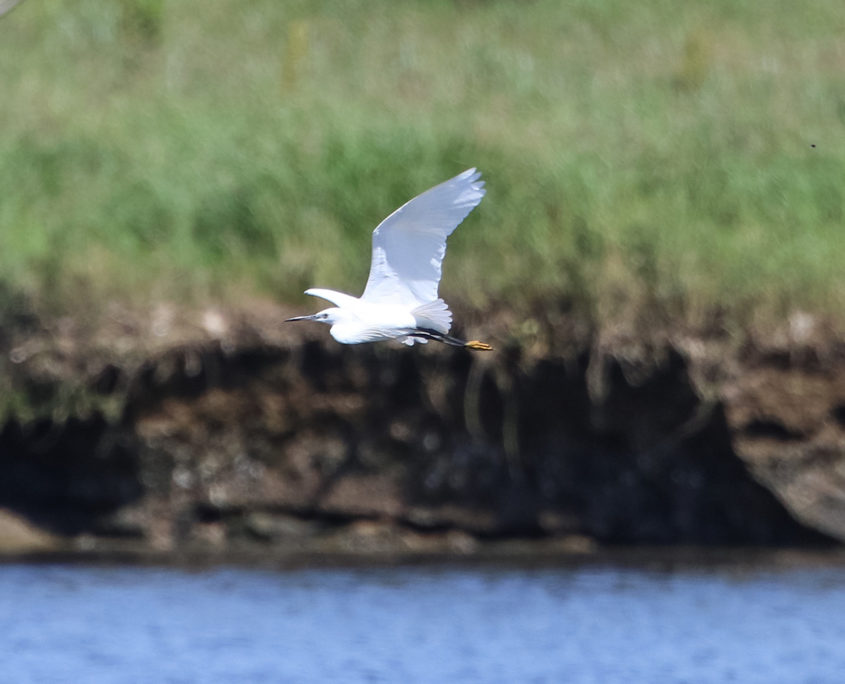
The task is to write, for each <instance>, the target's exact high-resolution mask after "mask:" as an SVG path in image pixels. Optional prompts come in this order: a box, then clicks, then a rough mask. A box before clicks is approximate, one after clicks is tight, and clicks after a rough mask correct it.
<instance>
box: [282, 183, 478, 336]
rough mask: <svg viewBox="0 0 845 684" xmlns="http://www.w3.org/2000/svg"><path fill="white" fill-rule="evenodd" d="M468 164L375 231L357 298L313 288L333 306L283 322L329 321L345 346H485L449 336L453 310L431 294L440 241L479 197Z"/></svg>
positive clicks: (310, 292) (435, 283) (441, 252)
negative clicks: (364, 283)
mask: <svg viewBox="0 0 845 684" xmlns="http://www.w3.org/2000/svg"><path fill="white" fill-rule="evenodd" d="M480 178H481V174H480V173H479V172H477V171H476V170H475V169H468V170H466V171H464V172H463V173H462V174H460V175H458V176H455V177H454V178H452V179H451V180H447V181H446V182H445V183H441V184H440V185H436V186H434V187H433V188H431V189H429V190H426V191H425V192H424V193H422V194H421V195H417V196H416V197H414V199H412V200H410V201H409V202H406V203H405V204H403V205H402V206H401V207H399V208H398V209H397V210H396V211H394V212H393V213H392V214H391V215H390V216H388V217H387V218H386V219H384V221H382V222H381V223H380V224H379V225H378V227H377V228H376V229H375V230H374V231H373V256H372V262H371V263H370V277H369V279H368V280H367V286H366V287H365V288H364V294H362V295H361V296H360V297H353V296H352V295H348V294H344V293H343V292H335V291H334V290H326V289H323V288H319V287H312V288H311V289H309V290H305V294H308V295H313V296H314V297H320V298H322V299H325V300H327V301H329V302H331V303H332V304H334V306H333V307H331V308H329V309H324V310H323V311H320V312H318V313H315V314H313V315H311V316H296V317H294V318H288V319H287V320H288V321H319V322H321V323H327V324H328V325H330V326H332V327H331V330H330V331H329V332H330V333H331V336H332V337H334V338H335V339H336V340H337V341H338V342H342V343H343V344H359V343H361V342H377V341H379V340H399V341H400V342H402V343H404V344H407V345H413V344H414V343H415V342H420V343H426V342H428V340H436V341H438V342H444V343H445V344H450V345H453V346H456V347H466V348H467V349H477V350H480V351H489V350H490V349H492V347H491V346H490V345H489V344H485V343H484V342H479V341H478V340H470V341H469V342H465V341H464V340H459V339H458V338H456V337H452V336H450V335H449V334H448V333H449V328H450V327H451V326H452V312H451V311H449V307H448V306H447V305H446V302H444V301H443V300H442V299H440V297H439V296H438V294H437V287H438V285H439V283H440V274H441V265H442V263H443V257H444V256H445V255H446V238H447V237H449V236H450V235H451V234H452V231H454V230H455V228H457V227H458V224H459V223H460V222H461V221H463V220H464V218H466V216H467V214H469V212H471V211H472V210H473V209H474V208H475V207H476V206H477V205H478V203H479V202H481V198H482V197H484V181H482V180H479V179H480Z"/></svg>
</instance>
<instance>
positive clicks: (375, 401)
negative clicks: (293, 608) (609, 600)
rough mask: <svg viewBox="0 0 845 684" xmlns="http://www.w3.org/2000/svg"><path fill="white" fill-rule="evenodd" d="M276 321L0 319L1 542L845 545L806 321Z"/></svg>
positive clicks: (817, 343) (263, 313)
mask: <svg viewBox="0 0 845 684" xmlns="http://www.w3.org/2000/svg"><path fill="white" fill-rule="evenodd" d="M288 313H289V312H288V311H287V310H282V309H281V308H280V307H277V306H275V305H272V304H268V303H260V302H259V303H251V304H250V305H249V306H248V307H246V306H244V307H241V308H239V309H238V310H237V311H235V310H231V309H224V308H220V307H218V308H209V309H207V310H202V311H179V310H178V309H177V308H176V307H173V306H164V305H162V306H159V307H157V308H156V309H154V310H153V311H151V312H148V313H145V314H143V315H140V314H139V313H138V312H132V311H129V310H126V309H122V308H119V307H116V306H114V307H111V308H110V309H109V310H107V311H104V312H100V313H98V314H97V315H96V316H92V317H90V318H89V319H88V320H85V319H83V318H76V319H57V320H50V321H46V320H43V319H39V318H35V317H19V318H17V319H15V320H13V321H12V323H11V324H9V325H6V326H5V327H4V328H3V329H2V330H0V358H1V359H2V361H0V389H2V391H3V392H4V393H5V397H6V401H5V405H6V415H5V418H4V419H2V422H0V473H2V478H0V508H3V509H6V514H5V515H6V517H5V518H4V519H3V520H5V521H6V522H5V523H4V524H5V525H6V527H7V528H8V529H11V530H13V531H14V535H12V536H13V538H14V544H13V545H11V546H10V547H9V550H10V551H11V550H14V551H19V550H20V549H21V548H26V544H25V543H24V542H22V541H21V540H22V535H23V538H25V536H26V535H25V534H24V533H23V532H21V530H24V531H25V530H26V529H29V528H30V526H33V525H34V526H35V527H34V528H32V529H33V535H34V536H33V539H34V542H33V549H36V548H37V549H43V548H62V549H78V550H91V549H105V550H109V549H111V550H121V549H133V550H136V551H138V550H140V551H143V550H149V551H156V552H163V553H170V554H174V553H189V552H200V553H212V554H214V553H220V554H226V553H229V552H237V551H238V550H245V549H249V550H252V551H255V550H256V549H266V550H267V552H280V553H291V552H293V553H295V552H303V553H305V552H307V553H315V552H316V553H329V554H332V553H355V554H360V553H363V554H369V553H401V554H425V553H456V554H472V553H478V552H480V551H482V550H483V549H485V548H490V547H491V546H496V545H498V548H511V547H512V548H519V549H526V548H527V549H535V550H537V549H543V550H546V551H549V550H552V551H563V552H569V551H577V552H585V551H589V550H590V549H592V548H594V547H595V546H596V545H597V544H598V545H609V544H663V545H685V544H702V545H714V546H715V545H740V544H742V545H748V544H752V545H773V546H784V545H819V544H822V545H823V544H827V543H831V541H832V540H834V539H835V540H843V539H845V344H843V343H842V342H840V341H839V339H838V338H837V336H836V335H835V334H834V333H833V331H831V330H830V329H827V328H825V326H824V325H823V324H822V323H820V322H818V321H816V320H815V319H813V318H811V317H809V316H807V315H801V316H799V317H793V319H791V320H790V321H788V322H787V323H786V324H785V326H784V328H783V329H782V330H773V331H770V332H769V333H768V334H766V335H765V336H763V335H756V336H754V335H748V336H747V337H746V338H745V339H744V340H741V341H737V340H736V339H735V338H732V337H729V336H727V335H725V334H714V333H707V334H700V333H697V334H692V333H689V332H685V333H683V334H681V333H675V334H668V333H663V332H660V333H652V332H650V333H647V334H642V333H639V334H636V335H632V334H622V333H616V334H608V333H607V332H598V331H595V330H593V329H592V328H591V327H590V326H589V325H587V324H585V323H584V322H579V321H576V320H572V319H569V318H567V317H565V316H561V317H559V318H558V319H557V320H556V321H555V322H554V323H546V324H544V325H535V324H533V323H532V325H519V326H517V325H514V324H513V322H509V321H506V320H504V319H502V320H498V321H495V322H493V323H488V325H487V327H488V329H489V328H493V329H494V330H500V331H503V334H501V335H499V336H498V338H499V339H498V340H496V339H495V336H494V340H493V341H494V342H496V345H495V346H497V348H498V351H496V352H494V353H492V354H480V353H479V354H473V353H471V352H466V351H463V350H457V351H456V350H455V349H453V348H446V347H443V346H440V345H434V344H429V345H427V346H426V347H423V348H419V347H414V348H412V349H409V348H406V347H403V346H401V345H395V346H393V345H390V344H382V345H361V346H358V347H346V346H341V345H338V344H336V343H335V342H334V341H333V340H331V339H330V338H329V337H328V335H327V334H326V333H327V331H326V330H325V329H324V328H322V327H320V328H317V327H316V326H314V327H310V328H309V327H305V326H300V327H295V326H282V325H280V323H279V321H281V320H282V319H283V318H284V317H285V316H286V315H287V314H288ZM459 320H461V319H459ZM513 330H518V331H519V337H516V336H515V335H514V334H513V333H512V331H513ZM508 331H511V332H508ZM459 332H461V333H467V334H468V335H470V336H476V337H481V338H482V339H485V338H484V336H483V335H480V334H478V335H475V334H474V333H477V332H479V331H478V330H472V329H471V330H464V331H459ZM761 340H764V341H761ZM3 520H0V523H2V522H3ZM9 521H11V522H9ZM23 521H26V522H23ZM3 529H4V526H3V525H0V545H2V543H3V539H4V535H3ZM10 538H11V537H10ZM35 542H37V543H35ZM508 545H510V547H509V546H508ZM0 550H2V549H0Z"/></svg>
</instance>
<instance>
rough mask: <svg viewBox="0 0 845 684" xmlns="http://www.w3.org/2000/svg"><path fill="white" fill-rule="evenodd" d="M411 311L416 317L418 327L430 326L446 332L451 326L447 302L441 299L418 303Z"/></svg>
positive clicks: (450, 315) (450, 314) (432, 328)
mask: <svg viewBox="0 0 845 684" xmlns="http://www.w3.org/2000/svg"><path fill="white" fill-rule="evenodd" d="M411 313H412V314H413V316H414V318H416V319H417V325H418V326H419V327H420V328H430V329H431V330H436V331H437V332H441V333H443V334H446V333H447V332H449V328H451V327H452V312H451V311H449V306H448V304H446V302H444V301H443V300H442V299H435V300H434V301H433V302H428V303H427V304H420V305H419V306H418V307H417V308H416V309H414V310H413V311H411Z"/></svg>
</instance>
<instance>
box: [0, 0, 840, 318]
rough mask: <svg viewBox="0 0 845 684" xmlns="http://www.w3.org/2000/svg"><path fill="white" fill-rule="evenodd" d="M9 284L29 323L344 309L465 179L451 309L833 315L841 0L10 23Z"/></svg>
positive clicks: (3, 158)
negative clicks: (377, 264) (562, 307)
mask: <svg viewBox="0 0 845 684" xmlns="http://www.w3.org/2000/svg"><path fill="white" fill-rule="evenodd" d="M0 32H2V33H0V36H1V37H2V41H0V53H2V55H1V56H2V59H0V69H2V74H0V77H1V78H2V86H0V87H2V98H3V107H2V112H0V116H2V121H0V124H2V126H0V179H2V180H0V183H2V187H3V188H4V190H5V191H4V201H3V206H2V209H0V212H2V213H0V240H2V242H0V279H2V282H3V289H4V291H6V293H7V294H6V296H5V298H6V299H7V300H8V299H9V298H10V297H13V296H14V294H19V295H21V296H25V297H27V298H30V299H31V300H33V301H35V302H37V303H38V304H39V305H43V306H49V305H52V306H54V307H67V306H69V305H71V304H73V303H74V302H79V300H80V296H81V297H82V299H83V300H89V298H94V299H93V301H95V302H96V301H98V299H99V300H101V299H102V298H103V297H109V296H119V297H124V298H130V299H134V298H140V299H142V300H144V299H151V300H156V299H159V298H171V299H172V298H176V297H181V296H191V297H195V298H203V297H207V296H210V295H213V296H217V297H232V296H234V297H241V296H243V295H245V294H252V293H261V294H266V295H270V296H272V297H275V298H280V299H285V300H288V301H293V302H297V303H298V302H300V301H301V300H300V297H301V294H300V293H301V291H302V290H303V289H304V287H305V286H308V285H312V284H314V283H323V284H326V285H333V286H336V287H338V288H344V287H346V288H348V289H350V290H353V291H354V290H356V288H359V287H360V286H361V283H362V282H363V281H364V279H365V277H366V269H367V266H368V260H367V259H366V254H367V251H368V246H369V234H370V230H371V229H372V228H373V227H374V226H375V225H376V224H377V223H378V221H379V220H381V218H383V217H384V216H385V215H386V214H387V213H389V212H390V211H392V209H393V208H395V207H396V206H398V205H399V204H401V203H403V202H404V201H406V200H407V199H409V198H410V197H412V196H414V195H416V194H417V193H419V192H421V191H422V190H424V189H426V188H428V187H430V186H431V185H434V184H435V183H437V182H439V181H440V180H442V179H445V178H448V177H451V176H453V175H454V174H456V173H457V172H459V171H461V170H463V169H464V168H466V167H469V166H477V167H478V168H479V169H481V170H482V171H483V173H484V176H485V178H486V180H487V183H488V188H489V191H490V192H489V195H488V197H487V198H486V199H485V201H484V203H483V205H482V206H481V208H480V210H479V211H478V212H476V213H475V214H474V215H473V216H472V217H471V219H470V221H469V222H468V224H467V226H466V228H465V229H462V230H461V231H458V232H457V233H456V235H455V237H454V238H453V239H452V241H451V245H450V253H449V262H448V263H449V264H450V267H449V268H446V269H445V281H444V288H443V289H444V292H446V293H449V294H450V295H451V297H452V298H453V299H454V298H455V297H465V298H469V299H470V300H471V301H470V302H468V303H469V304H471V305H472V306H473V307H480V308H486V309H491V310H493V309H499V308H501V307H509V308H512V309H514V310H517V311H518V310H519V309H520V307H521V306H523V305H525V304H526V302H528V301H533V300H537V301H540V302H548V301H549V300H551V299H555V298H556V299H566V300H569V301H571V302H572V304H573V305H574V306H577V307H578V308H580V309H583V310H585V311H587V312H590V313H592V314H595V315H597V316H600V317H614V316H619V315H622V314H623V313H624V314H626V315H631V313H632V311H631V307H634V308H635V309H636V307H643V306H645V307H649V308H650V307H653V306H659V307H661V308H665V309H666V310H667V311H668V312H670V313H671V314H672V315H673V316H675V317H680V318H682V319H683V318H686V317H691V318H692V319H693V320H694V321H699V320H700V319H701V317H705V318H706V317H707V316H708V315H709V314H710V313H712V311H714V310H718V311H720V312H721V311H725V310H727V311H729V312H731V313H734V314H736V315H738V316H740V320H742V321H744V320H746V318H747V317H748V316H750V315H751V314H752V313H755V312H761V311H762V312H765V313H767V314H770V315H773V316H777V315H781V314H782V313H783V311H784V310H785V309H791V308H796V307H812V308H814V309H820V310H823V311H825V312H830V313H835V312H838V311H840V310H841V308H842V305H843V297H844V296H845V295H844V294H843V293H845V287H843V284H844V283H843V270H842V269H841V268H840V261H839V258H838V255H839V254H841V252H842V247H843V240H845V237H843V231H842V221H843V216H842V211H843V192H845V191H844V190H843V184H842V182H841V180H842V178H843V177H845V166H844V165H845V161H843V160H845V149H843V147H844V146H845V142H843V141H845V136H843V129H845V94H843V92H844V90H843V70H844V69H843V64H845V42H843V26H842V19H841V13H840V6H839V3H837V2H835V0H830V1H829V2H828V1H824V0H822V1H820V2H814V3H811V4H810V5H809V6H807V7H803V6H800V7H799V6H797V5H796V4H795V3H789V2H775V3H759V2H714V3H685V4H684V5H683V6H681V7H678V6H677V5H676V4H674V3H669V2H658V1H655V2H647V3H637V4H635V5H631V4H630V3H624V2H616V1H615V0H589V1H585V2H566V3H563V4H560V3H556V2H531V3H523V2H481V1H479V2H471V1H467V2H433V3H417V2H407V3H400V4H396V3H389V2H384V3H381V2H375V3H370V2H367V3H363V2H360V3H359V2H336V3H335V2H301V3H300V2H273V1H270V0H267V1H259V2H253V3H249V4H248V6H244V5H243V4H242V3H234V2H231V3H230V2H225V1H224V2H218V3H215V4H214V5H213V6H206V5H205V4H195V3H192V2H168V1H166V0H131V1H130V0H126V1H125V2H111V3H109V2H99V1H97V0H84V1H81V2H78V3H74V5H73V6H72V8H70V7H69V6H68V5H65V4H64V3H62V2H56V3H25V4H23V5H21V6H20V7H18V8H17V9H16V10H15V11H14V12H13V13H9V14H8V15H7V16H6V17H5V18H4V20H3V24H2V26H0Z"/></svg>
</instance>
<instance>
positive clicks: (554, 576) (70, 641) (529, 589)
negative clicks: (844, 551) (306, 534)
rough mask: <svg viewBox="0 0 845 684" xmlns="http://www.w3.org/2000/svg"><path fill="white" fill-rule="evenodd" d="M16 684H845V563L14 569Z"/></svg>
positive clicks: (9, 609)
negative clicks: (654, 567)
mask: <svg viewBox="0 0 845 684" xmlns="http://www.w3.org/2000/svg"><path fill="white" fill-rule="evenodd" d="M0 680H2V681H3V682H14V683H16V684H20V683H25V682H39V683H41V682H74V683H76V682H97V683H100V682H227V683H229V682H298V683H299V682H301V683H307V682H344V683H346V682H438V683H439V682H508V683H511V682H661V683H663V682H695V683H698V682H732V681H733V682H743V683H745V682H766V683H767V684H769V683H771V682H842V681H845V569H843V568H842V567H832V568H831V567H828V568H815V569H812V568H810V569H808V568H803V569H794V568H793V569H788V570H783V569H768V570H767V569H759V568H756V569H750V570H748V569H745V570H737V569H736V568H732V569H725V568H722V569H711V570H701V569H689V568H687V569H681V570H675V571H664V572H656V571H650V570H647V569H637V568H622V567H599V566H582V567H568V568H545V569H528V568H513V567H511V568H502V567H490V568H466V567H465V568H460V567H454V566H453V567H396V568H385V569H367V570H365V569H323V570H314V569H308V570H288V571H278V572H270V571H256V570H245V569H209V570H204V571H188V570H178V569H149V568H138V567H86V566H80V565H67V566H61V565H6V566H0Z"/></svg>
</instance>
